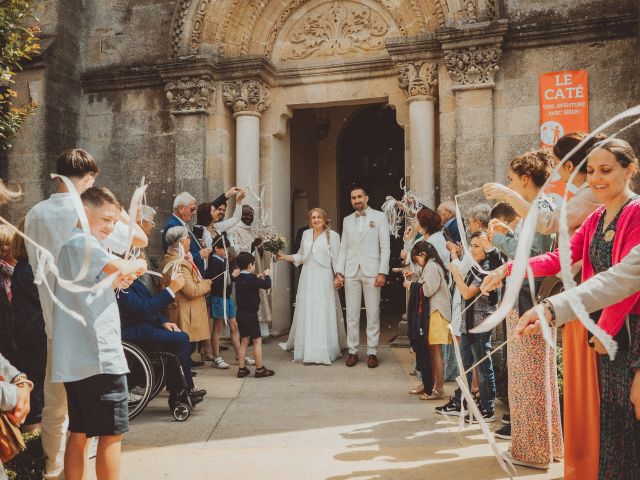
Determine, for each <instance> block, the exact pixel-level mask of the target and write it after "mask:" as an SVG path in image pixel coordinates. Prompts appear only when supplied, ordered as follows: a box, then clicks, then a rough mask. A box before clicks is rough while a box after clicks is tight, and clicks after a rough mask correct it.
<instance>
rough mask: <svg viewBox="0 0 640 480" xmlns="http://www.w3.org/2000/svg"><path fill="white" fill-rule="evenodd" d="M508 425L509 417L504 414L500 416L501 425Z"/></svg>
mask: <svg viewBox="0 0 640 480" xmlns="http://www.w3.org/2000/svg"><path fill="white" fill-rule="evenodd" d="M510 423H511V415H509V414H508V413H505V414H504V415H502V424H503V425H508V424H510Z"/></svg>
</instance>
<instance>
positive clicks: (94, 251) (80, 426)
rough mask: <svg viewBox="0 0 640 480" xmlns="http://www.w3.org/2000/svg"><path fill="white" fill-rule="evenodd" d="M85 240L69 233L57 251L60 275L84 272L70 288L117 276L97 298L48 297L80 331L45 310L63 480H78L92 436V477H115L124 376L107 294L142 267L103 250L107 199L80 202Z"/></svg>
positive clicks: (123, 422) (111, 217)
mask: <svg viewBox="0 0 640 480" xmlns="http://www.w3.org/2000/svg"><path fill="white" fill-rule="evenodd" d="M80 198H81V199H82V203H83V205H84V209H85V211H86V214H87V219H88V221H89V228H90V230H91V235H90V236H88V235H85V234H84V233H83V232H82V230H80V229H79V228H75V229H74V230H73V231H72V233H71V237H70V238H69V239H68V240H67V241H66V242H65V243H64V244H63V246H62V249H61V250H60V256H59V259H58V269H59V271H60V276H61V277H62V278H66V279H75V278H76V277H77V276H78V275H79V274H80V272H81V270H82V267H83V264H84V262H85V253H86V250H85V249H86V245H87V242H88V247H89V253H90V255H89V256H88V258H89V267H88V269H86V270H85V271H86V275H84V278H83V279H81V280H79V281H78V282H77V284H78V285H79V286H82V287H88V288H91V287H93V286H95V285H96V284H97V283H98V282H100V281H101V280H102V279H103V278H105V277H106V276H108V275H110V274H112V273H116V272H119V275H118V277H117V279H116V281H115V282H114V284H113V285H110V286H108V287H106V288H105V289H104V290H102V291H97V292H69V291H68V290H65V289H64V288H62V287H61V286H60V285H56V289H55V294H56V296H57V298H58V299H60V301H61V302H62V304H63V305H65V306H66V307H67V309H69V310H71V311H74V312H76V313H78V314H80V315H81V316H82V317H83V318H84V324H83V323H81V322H80V321H79V320H78V319H76V318H74V317H72V316H71V315H70V314H69V313H68V311H67V310H66V309H62V308H60V306H59V305H58V304H56V305H55V306H54V309H53V329H52V334H53V335H52V337H53V338H52V352H51V361H52V368H51V381H52V382H54V383H64V387H65V390H66V392H67V399H68V408H69V432H70V435H69V439H68V441H67V449H66V452H65V458H64V471H65V478H66V479H67V480H81V479H83V478H84V477H85V473H86V469H87V461H88V459H87V443H88V440H89V437H94V436H97V437H99V441H98V451H97V457H96V476H97V478H117V477H118V476H119V469H120V447H121V442H122V434H123V433H125V432H127V431H128V430H129V418H128V403H127V400H128V390H127V378H126V374H127V373H128V371H129V369H128V367H127V361H126V359H125V356H124V351H123V349H122V343H121V339H120V315H119V313H118V304H117V303H116V298H115V293H114V287H118V286H121V287H124V288H126V287H128V286H129V284H130V282H132V281H133V280H134V279H135V278H136V277H137V276H139V275H142V274H143V273H144V272H145V271H146V262H145V261H144V260H122V259H119V258H117V257H115V256H113V255H111V254H109V253H107V251H106V250H105V249H104V247H103V246H102V244H101V242H102V241H103V240H104V239H105V238H107V237H108V236H109V235H110V234H111V232H113V229H114V228H115V223H116V220H117V218H118V216H119V215H120V210H121V208H122V207H121V206H120V204H119V203H118V201H117V200H116V198H115V196H114V195H113V193H111V192H110V191H109V190H107V189H106V188H103V187H92V188H89V189H88V190H86V191H85V192H84V193H83V194H82V195H81V197H80Z"/></svg>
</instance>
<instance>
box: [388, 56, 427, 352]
mask: <svg viewBox="0 0 640 480" xmlns="http://www.w3.org/2000/svg"><path fill="white" fill-rule="evenodd" d="M396 66H397V68H398V80H399V82H400V88H401V89H402V91H403V92H404V94H405V97H406V101H407V104H408V105H409V126H408V128H409V159H408V160H409V169H408V172H409V188H410V190H411V191H412V192H413V193H414V194H416V195H417V197H418V198H419V199H420V200H421V201H422V202H423V203H425V204H426V205H427V206H429V207H431V208H433V209H435V208H436V205H435V203H436V192H435V185H436V182H435V163H436V161H435V159H436V150H435V144H436V141H435V97H436V95H437V89H438V64H437V62H436V61H433V60H431V61H423V60H411V61H399V62H397V64H396ZM407 300H408V296H407ZM392 345H393V346H394V347H408V346H409V338H408V337H407V314H406V312H405V314H404V315H403V316H402V319H401V320H400V322H399V323H398V336H397V337H396V339H395V340H394V341H393V343H392Z"/></svg>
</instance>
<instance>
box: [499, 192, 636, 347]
mask: <svg viewBox="0 0 640 480" xmlns="http://www.w3.org/2000/svg"><path fill="white" fill-rule="evenodd" d="M603 212H604V207H600V208H598V209H597V210H596V211H595V212H593V213H592V214H591V215H589V216H588V217H587V219H586V220H585V221H584V223H583V224H582V226H581V227H580V228H579V229H578V230H576V233H574V234H573V236H572V237H571V263H572V264H574V263H576V262H577V261H579V260H582V261H583V263H582V281H583V282H584V281H585V280H587V279H588V278H591V277H593V265H592V264H591V258H590V257H589V245H590V244H591V239H592V238H593V235H594V234H595V232H596V229H597V228H598V222H599V221H600V217H602V214H603ZM638 244H640V198H637V199H635V200H632V201H631V202H630V203H629V205H627V206H626V207H625V209H624V210H623V211H622V213H621V214H620V218H619V219H618V224H617V226H616V235H615V237H614V239H613V259H612V262H611V263H612V265H616V264H617V263H619V262H620V260H622V259H623V258H624V257H625V256H627V254H628V253H629V251H631V249H632V248H633V247H635V246H636V245H638ZM529 265H531V269H532V270H533V273H534V275H535V276H536V277H546V276H550V275H556V274H557V273H558V272H559V271H560V255H559V253H558V250H557V249H556V250H555V251H553V252H549V253H546V254H544V255H538V256H537V257H534V258H532V259H530V260H529ZM509 271H511V264H509ZM630 313H640V292H636V293H634V294H633V295H631V296H630V297H627V298H625V299H624V300H622V301H621V302H618V303H616V304H614V305H611V306H609V307H606V308H605V309H604V310H603V311H602V315H601V316H600V320H599V321H598V325H599V326H600V328H602V329H603V330H604V331H605V332H607V333H608V334H609V335H611V336H615V335H616V334H617V333H618V331H620V328H622V326H623V325H624V321H625V318H626V317H627V315H628V314H630Z"/></svg>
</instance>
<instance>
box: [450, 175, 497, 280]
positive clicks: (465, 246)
mask: <svg viewBox="0 0 640 480" xmlns="http://www.w3.org/2000/svg"><path fill="white" fill-rule="evenodd" d="M478 191H482V187H480V188H474V189H473V190H469V191H468V192H464V193H460V194H458V195H456V196H455V197H453V199H454V203H455V205H456V224H457V226H458V233H459V234H460V243H461V244H462V249H463V250H464V254H465V255H468V256H469V259H470V260H471V262H473V265H474V266H475V267H476V268H477V269H478V270H479V271H480V272H481V273H485V274H487V273H489V271H488V270H484V269H483V268H482V267H481V266H480V264H479V263H478V262H476V261H475V259H474V258H473V256H472V255H471V252H470V251H469V244H468V243H467V235H466V232H465V230H464V223H463V222H462V213H461V212H460V204H459V203H458V198H460V197H462V196H464V195H469V194H471V193H475V192H478Z"/></svg>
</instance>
